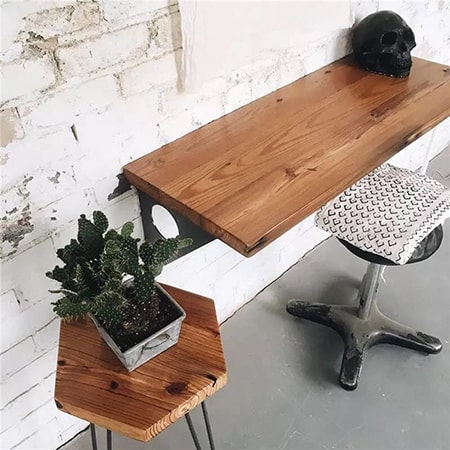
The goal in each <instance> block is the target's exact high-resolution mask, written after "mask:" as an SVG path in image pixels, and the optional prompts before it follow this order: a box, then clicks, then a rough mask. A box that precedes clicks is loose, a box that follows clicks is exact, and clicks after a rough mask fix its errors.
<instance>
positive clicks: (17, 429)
mask: <svg viewBox="0 0 450 450" xmlns="http://www.w3.org/2000/svg"><path fill="white" fill-rule="evenodd" d="M52 391H53V389H48V390H47V392H46V394H47V395H48V394H50V393H51V392H52ZM42 394H44V395H45V393H44V392H43V393H42ZM42 394H41V395H42ZM37 406H38V407H37V409H35V410H33V411H31V412H29V413H28V414H27V415H26V416H25V417H21V418H20V419H19V421H18V422H17V424H15V426H12V427H11V428H9V429H8V430H6V431H5V432H4V433H2V434H1V437H2V443H3V444H5V443H6V445H7V447H6V448H11V449H14V448H16V446H17V448H19V449H27V448H30V447H26V446H25V442H26V439H27V438H28V437H30V436H32V435H34V434H35V433H39V432H40V430H42V428H43V427H45V426H46V425H47V424H48V423H49V421H50V420H55V419H53V418H54V417H55V415H56V414H57V413H58V411H57V408H56V406H55V402H54V401H52V400H49V401H47V402H46V403H44V404H42V405H37ZM16 436H20V437H21V441H20V442H19V443H16V444H15V445H14V438H15V437H16ZM53 441H54V437H53V436H48V434H47V436H46V440H43V441H42V442H47V446H42V447H31V448H30V450H31V449H32V450H38V449H42V450H44V449H48V448H51V447H48V445H51V444H49V443H51V442H53ZM16 442H17V441H16ZM34 442H35V441H34ZM34 445H36V443H35V444H34ZM39 445H42V444H39ZM4 448H5V447H4Z"/></svg>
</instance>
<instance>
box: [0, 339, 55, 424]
mask: <svg viewBox="0 0 450 450" xmlns="http://www.w3.org/2000/svg"><path fill="white" fill-rule="evenodd" d="M57 350H58V349H57V347H54V348H51V349H49V351H48V352H47V353H45V354H44V355H42V356H40V357H38V358H37V359H35V360H34V361H30V363H29V364H28V365H27V366H25V367H24V368H23V369H21V370H20V371H18V372H17V373H16V375H15V376H13V377H10V378H7V379H6V380H5V381H4V382H3V383H2V405H3V407H8V406H11V405H13V404H14V403H15V402H16V401H17V400H18V399H19V398H21V397H24V399H25V400H26V399H27V396H28V395H33V396H34V395H37V396H38V394H37V393H36V392H39V391H40V390H39V389H38V391H33V389H35V388H36V387H39V386H40V385H41V383H42V381H43V380H44V379H45V378H47V377H49V376H50V375H51V374H53V373H54V372H55V368H56V358H57V353H58V351H57ZM41 398H42V400H40V399H38V398H36V399H34V400H33V401H32V402H28V401H27V402H26V403H25V404H24V406H23V408H24V413H20V414H23V415H26V414H27V413H29V412H30V411H32V410H33V409H35V408H36V407H37V406H39V404H43V403H45V402H46V401H47V398H45V397H41ZM13 400H14V402H13ZM39 402H40V403H39ZM5 420H6V417H5ZM7 423H8V424H11V425H13V424H14V420H11V421H8V422H7ZM5 428H6V426H5Z"/></svg>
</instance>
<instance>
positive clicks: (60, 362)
mask: <svg viewBox="0 0 450 450" xmlns="http://www.w3.org/2000/svg"><path fill="white" fill-rule="evenodd" d="M65 365H66V361H65V360H64V359H60V360H58V366H65Z"/></svg>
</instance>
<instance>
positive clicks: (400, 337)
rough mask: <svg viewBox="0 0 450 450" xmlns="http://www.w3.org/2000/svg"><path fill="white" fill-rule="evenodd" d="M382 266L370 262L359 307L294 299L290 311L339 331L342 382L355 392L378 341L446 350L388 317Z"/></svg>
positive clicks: (429, 351) (432, 350)
mask: <svg viewBox="0 0 450 450" xmlns="http://www.w3.org/2000/svg"><path fill="white" fill-rule="evenodd" d="M381 270H382V266H380V265H378V264H373V263H371V264H369V267H368V269H367V272H366V275H365V276H364V279H363V282H362V284H361V287H360V291H359V294H358V299H359V307H357V306H341V305H326V304H324V303H310V302H305V301H302V300H290V301H289V302H288V304H287V311H288V313H290V314H292V315H293V316H296V317H301V318H303V319H308V320H312V321H313V322H317V323H320V324H322V325H326V326H328V327H330V328H332V329H333V330H335V331H337V332H338V333H339V334H340V336H341V337H342V339H343V341H344V346H345V348H344V355H343V357H342V364H341V372H340V375H339V382H340V384H341V386H342V387H343V388H344V389H346V390H348V391H352V390H354V389H356V388H357V386H358V381H359V377H360V374H361V368H362V364H363V361H364V357H365V355H366V352H367V350H368V349H369V348H370V347H372V346H373V345H376V344H393V345H399V346H401V347H406V348H410V349H413V350H417V351H419V352H423V353H426V354H436V353H439V352H440V351H441V349H442V344H441V341H440V340H439V339H438V338H436V337H434V336H430V335H428V334H425V333H422V332H421V331H417V330H415V329H413V328H411V327H408V326H405V325H402V324H400V323H398V322H396V321H394V320H392V319H390V318H389V317H386V316H385V315H384V314H383V313H382V312H381V311H380V310H379V309H378V306H377V304H376V294H377V291H378V284H379V279H380V276H381Z"/></svg>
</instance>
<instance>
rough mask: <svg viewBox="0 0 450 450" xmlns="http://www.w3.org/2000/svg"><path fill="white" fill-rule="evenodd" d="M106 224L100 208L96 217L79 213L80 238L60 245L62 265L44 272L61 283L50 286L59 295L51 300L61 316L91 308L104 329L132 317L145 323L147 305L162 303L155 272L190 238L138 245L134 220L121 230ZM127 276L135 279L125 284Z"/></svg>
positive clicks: (152, 307)
mask: <svg viewBox="0 0 450 450" xmlns="http://www.w3.org/2000/svg"><path fill="white" fill-rule="evenodd" d="M108 226H109V221H108V219H107V217H106V216H105V214H103V213H102V212H101V211H94V212H93V215H92V221H91V220H89V219H88V218H87V217H86V215H84V214H81V215H80V218H79V219H78V235H77V239H72V240H71V241H70V243H69V244H67V245H66V246H65V247H63V248H60V249H58V250H57V256H58V257H59V259H61V261H62V262H63V263H64V266H63V267H60V266H55V268H54V269H53V271H51V272H47V274H46V275H47V276H48V277H49V278H51V279H53V280H55V281H58V282H59V283H60V284H61V288H60V289H59V290H55V291H51V292H55V293H59V294H61V297H60V298H59V299H58V300H57V301H56V302H55V303H53V305H54V308H53V310H54V311H55V312H56V313H57V314H58V315H59V316H60V317H61V318H63V319H72V318H77V317H82V316H85V315H86V314H88V313H92V314H94V315H95V316H96V317H97V319H99V320H100V322H101V323H102V325H103V326H104V327H105V328H107V329H108V327H112V328H116V329H117V327H119V328H120V326H121V324H125V323H126V324H127V327H129V323H130V321H133V320H134V319H136V321H137V322H138V321H139V320H140V321H141V322H142V320H143V317H142V311H143V310H148V311H149V310H152V311H154V310H156V309H157V308H158V305H159V299H158V297H157V295H156V286H155V277H156V276H157V275H159V274H160V273H161V271H162V268H163V266H164V264H165V263H167V262H168V261H170V260H171V259H172V258H173V257H174V256H175V255H176V254H177V252H178V251H179V250H180V249H182V248H184V247H187V246H188V245H190V244H191V243H192V240H191V239H180V238H178V237H177V238H170V239H159V240H158V241H156V242H155V243H154V244H150V243H148V242H143V243H142V244H140V245H139V241H140V239H139V238H134V237H132V233H133V231H134V225H133V223H132V222H127V223H125V224H124V225H123V226H122V228H121V230H120V233H119V232H117V231H116V230H113V229H110V230H108ZM127 275H131V276H132V278H133V283H131V284H129V283H128V284H124V283H123V280H124V277H126V276H127ZM130 311H131V312H132V313H130ZM130 314H131V315H130ZM155 315H157V312H156V314H154V315H152V317H154V316H155ZM138 316H139V317H138ZM124 328H125V325H124Z"/></svg>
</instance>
